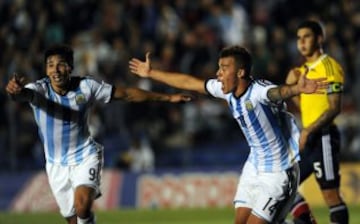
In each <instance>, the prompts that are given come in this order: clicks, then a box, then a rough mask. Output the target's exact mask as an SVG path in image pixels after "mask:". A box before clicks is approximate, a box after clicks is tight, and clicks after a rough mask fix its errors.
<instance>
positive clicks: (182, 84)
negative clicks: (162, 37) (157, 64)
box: [129, 52, 206, 94]
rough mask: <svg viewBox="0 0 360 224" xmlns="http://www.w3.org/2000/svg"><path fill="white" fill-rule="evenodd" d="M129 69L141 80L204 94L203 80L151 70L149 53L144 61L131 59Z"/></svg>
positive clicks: (186, 75)
mask: <svg viewBox="0 0 360 224" xmlns="http://www.w3.org/2000/svg"><path fill="white" fill-rule="evenodd" d="M129 68H130V71H131V72H132V73H134V74H136V75H138V76H140V77H143V78H151V79H154V80H156V81H160V82H163V83H165V84H167V85H169V86H172V87H175V88H178V89H184V90H190V91H196V92H199V93H203V94H205V93H206V91H205V81H204V80H201V79H198V78H196V77H194V76H191V75H188V74H183V73H173V72H165V71H160V70H154V69H152V68H151V60H150V53H149V52H147V53H146V60H145V61H141V60H139V59H137V58H132V59H131V60H130V61H129Z"/></svg>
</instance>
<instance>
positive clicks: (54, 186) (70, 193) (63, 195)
mask: <svg viewBox="0 0 360 224" xmlns="http://www.w3.org/2000/svg"><path fill="white" fill-rule="evenodd" d="M46 173H47V175H48V178H49V185H50V188H51V191H52V192H53V195H54V197H55V200H56V202H57V204H58V206H59V209H60V213H61V215H62V216H64V217H72V216H74V215H75V209H74V206H73V205H74V189H73V187H72V184H71V180H70V169H69V167H63V166H60V165H54V164H50V163H47V164H46Z"/></svg>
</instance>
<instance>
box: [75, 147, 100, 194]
mask: <svg viewBox="0 0 360 224" xmlns="http://www.w3.org/2000/svg"><path fill="white" fill-rule="evenodd" d="M102 168H103V159H102V156H100V155H98V154H92V155H89V156H88V157H87V158H86V159H85V160H84V161H83V162H82V163H80V164H79V165H77V166H75V167H74V169H73V170H72V178H71V179H72V181H73V187H74V188H75V189H77V188H78V187H79V186H85V187H89V188H93V189H94V193H95V195H94V196H96V197H97V196H99V195H100V194H101V193H100V183H101V173H102ZM85 192H88V191H85ZM80 195H83V194H80Z"/></svg>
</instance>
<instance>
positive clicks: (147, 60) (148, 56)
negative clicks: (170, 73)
mask: <svg viewBox="0 0 360 224" xmlns="http://www.w3.org/2000/svg"><path fill="white" fill-rule="evenodd" d="M150 55H151V52H149V51H148V52H146V55H145V57H146V62H149V61H150Z"/></svg>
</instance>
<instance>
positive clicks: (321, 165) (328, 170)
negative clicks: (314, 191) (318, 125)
mask: <svg viewBox="0 0 360 224" xmlns="http://www.w3.org/2000/svg"><path fill="white" fill-rule="evenodd" d="M317 141H318V144H316V146H317V147H316V148H315V149H314V150H317V151H318V152H319V153H318V154H317V155H315V156H314V161H313V169H314V174H315V178H316V180H317V182H318V183H319V185H320V188H321V189H334V188H338V187H339V186H340V172H339V168H340V167H339V164H340V159H339V157H340V155H339V152H340V136H339V134H338V132H337V129H330V131H329V132H326V133H324V134H323V135H322V136H321V138H318V140H317Z"/></svg>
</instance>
